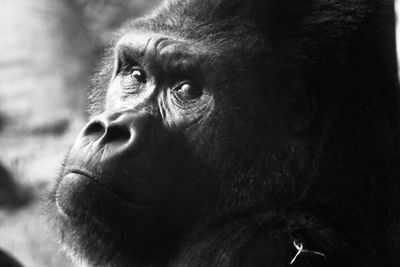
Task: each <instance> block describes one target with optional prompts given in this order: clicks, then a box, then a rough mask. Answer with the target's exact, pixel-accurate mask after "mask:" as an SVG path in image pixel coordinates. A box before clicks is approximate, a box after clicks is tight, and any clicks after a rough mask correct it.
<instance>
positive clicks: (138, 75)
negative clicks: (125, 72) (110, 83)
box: [131, 69, 147, 83]
mask: <svg viewBox="0 0 400 267" xmlns="http://www.w3.org/2000/svg"><path fill="white" fill-rule="evenodd" d="M131 78H132V79H133V80H134V81H135V82H137V83H146V81H147V77H146V73H145V72H144V71H143V70H140V69H134V70H133V71H132V73H131Z"/></svg>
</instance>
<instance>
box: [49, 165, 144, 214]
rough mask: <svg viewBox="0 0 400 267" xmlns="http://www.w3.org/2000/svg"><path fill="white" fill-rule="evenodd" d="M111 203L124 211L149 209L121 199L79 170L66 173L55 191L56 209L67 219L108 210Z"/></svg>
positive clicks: (85, 172)
mask: <svg viewBox="0 0 400 267" xmlns="http://www.w3.org/2000/svg"><path fill="white" fill-rule="evenodd" d="M99 200H103V201H99ZM113 203H119V205H120V206H123V207H124V209H134V210H143V209H148V208H149V206H144V205H140V204H136V203H133V202H131V201H129V200H127V199H125V198H123V197H121V196H120V195H118V194H117V193H115V192H113V191H111V190H109V189H108V188H107V187H106V186H104V185H102V184H101V183H99V182H98V181H96V180H94V179H93V178H92V177H91V175H90V174H89V172H87V171H84V170H79V169H70V170H68V171H66V172H65V174H64V175H63V176H62V179H61V180H60V182H59V184H58V188H57V190H56V204H57V208H58V210H59V211H60V213H62V214H63V215H65V216H67V217H76V216H78V214H79V213H81V212H83V213H86V212H87V211H88V210H93V209H95V210H99V211H101V210H104V209H109V208H111V207H112V206H114V204H113ZM108 206H110V207H108Z"/></svg>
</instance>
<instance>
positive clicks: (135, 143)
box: [82, 111, 151, 154]
mask: <svg viewBox="0 0 400 267" xmlns="http://www.w3.org/2000/svg"><path fill="white" fill-rule="evenodd" d="M150 120H151V116H150V115H149V114H146V113H137V112H133V111H118V112H112V113H110V112H107V113H102V114H101V115H99V116H97V117H95V118H94V119H92V120H91V121H90V122H89V123H88V124H87V125H86V126H85V127H84V130H83V132H82V138H83V139H86V141H85V142H84V143H86V144H92V145H93V144H96V146H100V150H102V149H101V148H105V147H107V151H108V152H107V153H112V154H113V153H117V152H118V151H119V152H126V151H132V152H134V153H137V152H139V151H140V150H141V149H142V148H143V146H144V144H145V143H147V141H148V140H146V139H147V138H148V137H149V136H150V131H151V127H150V126H151V123H150Z"/></svg>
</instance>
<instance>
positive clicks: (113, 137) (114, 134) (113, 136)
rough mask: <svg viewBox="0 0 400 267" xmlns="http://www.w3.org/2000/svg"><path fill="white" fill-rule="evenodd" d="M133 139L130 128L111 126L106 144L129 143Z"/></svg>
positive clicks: (106, 137) (105, 137)
mask: <svg viewBox="0 0 400 267" xmlns="http://www.w3.org/2000/svg"><path fill="white" fill-rule="evenodd" d="M130 138H131V132H130V131H129V128H127V127H123V126H120V125H110V126H109V127H108V128H107V133H106V135H105V136H104V139H105V141H106V142H116V141H127V140H129V139H130Z"/></svg>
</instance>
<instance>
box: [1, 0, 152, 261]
mask: <svg viewBox="0 0 400 267" xmlns="http://www.w3.org/2000/svg"><path fill="white" fill-rule="evenodd" d="M159 1H160V0H2V6H1V8H0V17H1V18H2V23H1V24H0V35H1V36H2V38H1V39H0V51H1V53H0V249H3V250H5V251H7V252H8V253H9V254H11V255H12V256H14V257H15V258H17V259H18V260H19V261H20V262H21V263H22V264H23V265H24V266H27V267H47V266H51V267H63V266H72V264H71V263H70V262H69V260H68V259H67V258H66V257H65V256H64V255H63V253H62V252H61V251H60V246H59V245H58V244H57V242H56V240H55V237H54V236H53V235H52V231H51V229H50V228H49V225H48V224H47V222H46V217H45V216H44V209H45V208H44V205H43V201H44V199H45V198H46V194H47V192H48V191H49V190H50V189H51V187H52V185H53V183H54V180H55V177H56V176H57V172H58V168H59V166H60V163H61V162H62V160H63V157H64V155H65V153H66V151H67V150H68V148H69V146H70V145H71V144H72V142H73V140H74V138H75V136H76V135H77V134H78V132H79V130H80V128H81V127H82V126H83V124H84V123H85V121H86V119H87V117H86V111H85V109H86V94H87V92H86V87H87V84H88V80H89V78H90V76H91V75H92V73H93V70H94V68H95V66H96V64H97V62H98V58H99V56H101V54H102V51H103V50H104V48H105V46H106V45H107V42H108V41H109V40H110V37H111V35H112V32H113V31H114V30H115V29H116V28H118V27H119V26H120V25H121V24H122V23H124V22H125V21H127V20H128V19H132V18H135V17H138V16H141V15H143V14H146V13H148V12H149V11H151V9H152V8H153V7H154V6H156V5H157V4H158V2H159Z"/></svg>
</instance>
